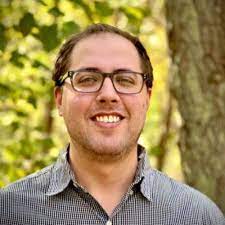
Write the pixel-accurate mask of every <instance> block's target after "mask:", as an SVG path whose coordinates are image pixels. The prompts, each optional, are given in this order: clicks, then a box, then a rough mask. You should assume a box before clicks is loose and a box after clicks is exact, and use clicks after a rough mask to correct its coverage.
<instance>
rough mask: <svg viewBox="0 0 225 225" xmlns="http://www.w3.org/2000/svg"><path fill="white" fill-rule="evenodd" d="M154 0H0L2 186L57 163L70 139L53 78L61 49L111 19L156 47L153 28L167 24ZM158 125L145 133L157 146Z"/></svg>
mask: <svg viewBox="0 0 225 225" xmlns="http://www.w3.org/2000/svg"><path fill="white" fill-rule="evenodd" d="M148 4H149V3H148V1H142V3H137V1H132V0H123V1H100V0H98V1H97V0H95V1H87V0H59V1H56V0H37V1H34V0H24V1H17V0H11V1H6V0H5V1H0V11H1V14H0V57H1V61H0V165H1V169H0V187H1V186H3V185H5V184H7V183H9V182H12V181H14V180H16V179H18V178H20V177H23V176H25V175H27V174H29V173H31V172H33V171H36V170H38V169H40V168H42V167H44V166H45V165H48V164H49V163H51V162H52V161H53V159H54V158H55V157H56V156H57V155H58V151H59V148H61V147H63V146H64V145H65V143H66V142H67V140H68V138H67V135H66V132H65V128H64V126H63V121H62V120H61V118H59V117H57V112H56V110H55V108H54V104H53V82H52V81H51V71H52V68H53V64H54V60H55V57H56V51H58V49H59V46H60V45H61V43H62V42H63V41H64V40H65V38H67V37H68V36H69V35H71V34H74V33H77V32H79V31H80V30H81V29H82V28H84V27H85V26H87V25H88V24H90V23H92V22H105V23H109V24H112V25H115V26H118V27H120V28H122V29H125V30H128V31H130V32H133V33H135V34H138V35H139V36H140V37H141V38H142V39H143V40H144V41H145V44H146V46H147V47H151V44H149V41H148V40H149V37H151V35H152V27H154V32H155V33H157V32H158V31H157V29H159V30H160V29H162V28H159V25H157V27H156V25H155V24H154V21H153V18H152V16H153V13H152V11H150V7H151V6H150V5H148ZM154 13H155V14H154V15H156V14H157V13H156V12H154ZM158 16H159V14H158ZM148 27H151V29H148ZM156 28H157V29H156ZM163 29H164V28H163ZM154 32H153V33H154ZM155 33H154V34H155ZM153 61H154V60H153ZM160 62H161V61H160ZM152 105H153V107H152V110H151V114H152V115H153V116H152V118H153V120H152V121H153V122H155V123H157V122H159V121H160V119H159V118H160V116H154V115H158V114H159V115H161V114H160V113H159V110H160V107H159V106H158V105H157V104H156V103H154V100H153V104H152ZM154 118H158V119H157V120H155V121H154ZM152 121H148V124H149V123H150V124H151V122H152ZM153 124H154V123H153ZM146 127H147V129H146V130H147V131H148V130H149V129H151V128H149V127H148V125H147V126H146ZM153 127H154V129H155V130H154V131H148V134H145V135H144V137H145V142H146V143H147V145H149V142H153V145H154V146H156V145H157V138H158V136H159V134H160V132H158V130H157V129H159V128H157V126H154V125H153ZM151 133H153V134H157V135H158V136H157V135H155V136H153V137H152V136H151ZM149 134H150V135H149ZM153 139H154V141H148V140H153ZM153 152H154V151H153Z"/></svg>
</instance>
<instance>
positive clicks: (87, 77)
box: [72, 71, 143, 93]
mask: <svg viewBox="0 0 225 225" xmlns="http://www.w3.org/2000/svg"><path fill="white" fill-rule="evenodd" d="M111 77H112V78H111V80H112V82H113V86H114V88H115V89H116V91H118V92H120V93H137V92H139V91H140V90H141V88H142V86H143V77H142V75H141V74H138V73H135V72H119V73H115V74H113V75H112V76H111ZM104 79H105V75H104V74H102V73H99V72H90V71H80V72H76V73H75V74H74V75H73V78H72V84H73V87H74V89H75V90H77V91H81V92H96V91H98V90H99V89H100V88H101V87H102V85H103V82H104Z"/></svg>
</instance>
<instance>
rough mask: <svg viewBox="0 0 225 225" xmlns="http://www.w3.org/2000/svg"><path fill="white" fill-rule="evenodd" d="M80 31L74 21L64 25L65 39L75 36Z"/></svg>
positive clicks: (63, 34) (63, 33)
mask: <svg viewBox="0 0 225 225" xmlns="http://www.w3.org/2000/svg"><path fill="white" fill-rule="evenodd" d="M79 31H80V27H79V25H77V24H76V23H74V22H73V21H68V22H65V23H64V24H63V26H62V30H61V32H62V36H63V37H68V36H70V35H71V34H75V33H77V32H79Z"/></svg>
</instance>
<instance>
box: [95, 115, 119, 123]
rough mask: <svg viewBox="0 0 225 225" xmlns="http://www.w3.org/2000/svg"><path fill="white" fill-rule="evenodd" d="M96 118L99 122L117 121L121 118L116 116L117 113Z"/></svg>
mask: <svg viewBox="0 0 225 225" xmlns="http://www.w3.org/2000/svg"><path fill="white" fill-rule="evenodd" d="M95 119H96V121H98V122H104V123H116V122H119V121H120V120H121V118H120V117H119V116H115V115H107V116H106V115H105V116H96V117H95Z"/></svg>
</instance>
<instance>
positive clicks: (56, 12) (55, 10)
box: [48, 7, 64, 17]
mask: <svg viewBox="0 0 225 225" xmlns="http://www.w3.org/2000/svg"><path fill="white" fill-rule="evenodd" d="M48 12H49V13H50V14H51V15H53V16H55V17H59V16H64V13H62V12H61V11H60V10H59V8H57V7H53V8H51V9H49V10H48Z"/></svg>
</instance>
